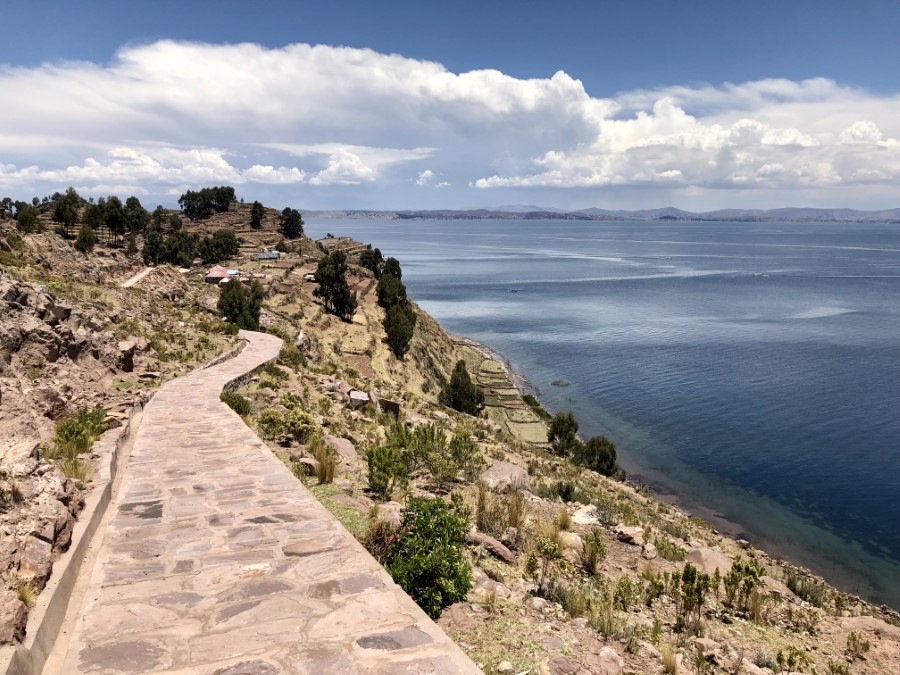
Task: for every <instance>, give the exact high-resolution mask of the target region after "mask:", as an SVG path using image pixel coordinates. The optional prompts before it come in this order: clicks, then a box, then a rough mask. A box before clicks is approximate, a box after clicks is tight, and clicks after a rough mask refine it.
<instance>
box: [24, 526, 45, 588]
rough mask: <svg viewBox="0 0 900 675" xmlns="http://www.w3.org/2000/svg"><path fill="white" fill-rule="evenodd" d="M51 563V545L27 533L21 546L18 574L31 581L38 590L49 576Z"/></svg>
mask: <svg viewBox="0 0 900 675" xmlns="http://www.w3.org/2000/svg"><path fill="white" fill-rule="evenodd" d="M52 565H53V545H52V544H51V543H49V542H47V541H44V540H43V539H40V538H39V537H36V536H34V535H28V536H27V537H26V538H25V543H24V545H23V546H22V548H21V561H20V563H19V576H20V577H22V578H23V579H26V580H28V581H33V582H34V585H35V587H36V588H37V589H38V590H40V589H42V588H44V584H46V583H47V579H49V578H50V569H51V566H52Z"/></svg>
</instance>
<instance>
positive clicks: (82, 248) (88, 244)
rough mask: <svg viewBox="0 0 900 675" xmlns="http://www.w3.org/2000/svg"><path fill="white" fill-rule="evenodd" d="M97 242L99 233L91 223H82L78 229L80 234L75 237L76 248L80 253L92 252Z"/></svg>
mask: <svg viewBox="0 0 900 675" xmlns="http://www.w3.org/2000/svg"><path fill="white" fill-rule="evenodd" d="M96 243H97V235H96V234H94V229H93V228H92V227H91V226H90V225H82V226H81V229H80V230H78V236H77V237H75V250H76V251H79V252H80V253H90V252H91V251H93V250H94V246H95V245H96Z"/></svg>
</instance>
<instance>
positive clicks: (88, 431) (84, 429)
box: [49, 406, 107, 460]
mask: <svg viewBox="0 0 900 675" xmlns="http://www.w3.org/2000/svg"><path fill="white" fill-rule="evenodd" d="M106 429H107V424H106V411H105V410H103V408H101V407H99V406H98V407H96V408H93V409H88V408H80V409H79V410H78V412H76V413H75V414H74V415H72V416H71V417H69V418H67V419H65V420H63V421H62V422H60V423H59V424H58V425H57V427H56V432H55V433H54V435H53V448H52V449H51V451H50V453H49V458H50V459H56V458H58V457H65V458H66V459H70V460H74V459H76V458H77V457H78V455H80V454H83V453H85V452H87V451H88V450H90V449H91V446H92V445H93V444H94V439H95V438H97V437H98V436H100V434H102V433H103V432H104V431H106Z"/></svg>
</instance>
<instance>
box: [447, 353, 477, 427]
mask: <svg viewBox="0 0 900 675" xmlns="http://www.w3.org/2000/svg"><path fill="white" fill-rule="evenodd" d="M440 401H441V403H442V404H443V405H445V406H448V407H450V408H453V409H454V410H458V411H459V412H461V413H466V414H467V415H478V414H479V413H480V412H481V410H482V409H483V408H484V392H483V391H482V390H481V387H479V386H478V385H477V384H475V383H474V382H472V378H471V377H469V371H468V370H467V369H466V362H465V361H462V360H460V361H457V362H456V366H454V368H453V374H452V375H451V376H450V381H449V382H448V383H447V384H446V385H445V386H444V388H443V389H442V390H441V395H440Z"/></svg>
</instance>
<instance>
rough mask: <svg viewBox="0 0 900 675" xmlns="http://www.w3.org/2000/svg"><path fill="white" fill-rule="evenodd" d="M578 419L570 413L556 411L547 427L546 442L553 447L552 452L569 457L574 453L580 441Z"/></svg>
mask: <svg viewBox="0 0 900 675" xmlns="http://www.w3.org/2000/svg"><path fill="white" fill-rule="evenodd" d="M577 434H578V420H576V419H575V415H573V414H572V413H570V412H568V413H557V414H556V416H554V417H553V419H552V420H551V421H550V427H549V428H548V429H547V442H548V443H550V445H551V446H552V448H553V452H554V454H557V455H560V456H561V457H569V456H571V455H573V454H575V450H576V449H577V447H578V445H580V443H581V442H580V441H579V440H578V436H577Z"/></svg>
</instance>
